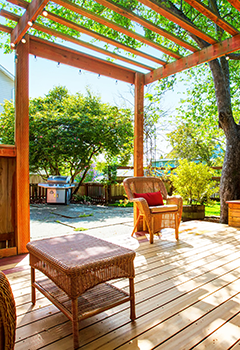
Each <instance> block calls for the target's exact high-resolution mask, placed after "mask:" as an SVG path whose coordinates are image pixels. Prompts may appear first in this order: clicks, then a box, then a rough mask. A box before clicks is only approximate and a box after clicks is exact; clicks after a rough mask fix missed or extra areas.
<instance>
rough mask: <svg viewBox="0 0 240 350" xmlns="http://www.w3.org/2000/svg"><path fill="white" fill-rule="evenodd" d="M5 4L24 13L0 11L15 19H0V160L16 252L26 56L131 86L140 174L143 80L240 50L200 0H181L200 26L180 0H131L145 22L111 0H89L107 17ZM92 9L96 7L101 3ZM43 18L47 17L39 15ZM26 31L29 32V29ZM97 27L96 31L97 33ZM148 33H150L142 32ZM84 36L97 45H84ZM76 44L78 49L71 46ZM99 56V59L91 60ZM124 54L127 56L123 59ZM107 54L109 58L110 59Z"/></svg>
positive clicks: (37, 4) (35, 4) (39, 2)
mask: <svg viewBox="0 0 240 350" xmlns="http://www.w3.org/2000/svg"><path fill="white" fill-rule="evenodd" d="M225 1H227V0H225ZM6 2H7V3H10V4H13V5H14V6H17V7H20V8H22V9H24V10H25V11H24V13H23V14H22V16H19V15H17V14H16V13H15V11H14V10H12V9H11V10H10V11H7V8H6V9H2V10H1V11H0V16H2V17H4V18H6V19H7V20H10V21H13V22H16V25H15V26H14V27H13V24H12V22H8V23H6V25H5V24H0V31H2V32H5V33H7V34H10V37H11V43H12V47H15V49H16V58H17V59H16V91H15V96H16V98H15V102H16V132H15V146H11V147H9V146H6V145H5V146H0V157H5V158H11V159H16V162H15V164H16V174H15V173H14V174H13V180H12V181H14V184H15V188H16V191H15V192H14V191H13V193H14V194H13V195H12V198H13V199H12V201H14V202H13V203H11V208H15V213H14V215H15V223H16V225H15V230H16V231H15V242H16V248H15V251H16V253H18V254H20V253H24V252H25V251H26V248H25V247H26V243H27V242H28V241H29V240H30V231H29V213H30V206H29V180H28V177H29V176H28V175H29V173H28V169H29V164H28V162H29V159H28V158H29V145H28V128H29V116H28V113H29V112H28V99H29V96H28V75H29V54H32V55H34V56H38V57H42V58H45V59H48V60H54V61H56V62H60V63H63V64H67V65H70V66H73V67H76V68H78V69H84V70H86V71H90V72H94V73H96V74H100V75H104V76H107V77H111V78H113V79H115V80H121V81H124V82H127V83H130V84H134V85H135V118H134V120H135V126H134V134H135V138H134V175H135V176H141V175H143V122H144V109H143V100H144V85H146V84H149V83H152V82H154V81H156V80H159V79H162V78H165V77H168V76H171V75H173V74H175V73H178V72H181V71H183V70H185V69H188V68H191V67H194V66H196V65H198V64H201V63H205V62H209V61H211V60H214V59H217V58H219V57H221V56H224V55H229V54H231V53H233V52H236V51H238V50H240V34H239V30H238V29H237V28H235V27H234V26H233V25H232V24H231V23H229V22H227V21H226V18H222V17H221V15H220V14H218V13H215V12H214V11H213V10H212V9H210V8H209V7H207V6H206V5H204V4H203V3H202V1H200V0H185V3H187V4H188V5H187V6H190V9H191V10H193V12H194V15H196V16H197V17H198V16H200V17H201V18H204V21H205V22H206V23H205V22H204V21H203V22H204V23H205V28H207V29H206V30H205V29H202V28H200V27H199V26H197V25H195V24H193V23H192V22H191V21H190V20H187V18H184V16H180V15H179V10H178V8H180V7H181V6H182V4H184V1H181V3H180V0H179V4H176V5H174V6H175V7H174V6H173V8H172V9H171V8H168V7H166V6H164V5H163V4H161V1H156V0H139V2H138V4H139V3H140V6H141V8H143V9H144V11H145V8H146V13H148V12H149V11H155V13H154V19H153V20H152V19H149V16H146V17H147V18H145V17H144V16H145V14H144V15H142V16H140V15H139V14H138V13H137V12H136V11H135V9H132V8H131V9H130V8H125V7H123V6H122V5H120V4H118V1H116V2H115V1H113V0H96V3H97V4H96V5H97V6H99V4H100V5H102V6H103V9H104V7H105V9H104V11H103V13H105V10H106V11H107V13H108V16H109V17H108V18H105V17H104V16H103V15H99V14H96V13H95V12H94V11H90V10H89V9H87V8H86V6H85V3H86V2H85V3H84V4H83V5H82V6H79V5H78V4H76V3H75V1H69V0H56V1H55V2H54V1H53V2H52V1H51V2H50V1H49V0H32V1H31V2H27V1H25V0H7V1H6ZM48 3H49V4H48ZM228 3H229V6H230V7H231V6H232V11H234V12H235V13H236V10H238V11H240V1H239V0H228ZM178 5H179V7H178ZM60 6H61V8H60ZM99 8H100V11H101V6H100V7H99ZM59 9H60V11H59ZM43 10H44V12H43ZM45 10H46V11H47V12H46V11H45ZM61 10H63V11H61ZM64 10H65V11H64ZM114 13H117V14H118V16H120V17H121V16H122V17H123V19H124V17H125V18H126V19H127V21H125V22H126V23H127V25H126V26H124V25H122V23H121V25H120V24H119V23H117V22H116V21H114V20H113V19H114V18H115V17H114ZM44 15H45V16H46V17H45V19H44V20H43V16H44ZM68 16H69V18H68ZM111 16H112V17H111ZM161 16H163V17H164V21H166V22H167V21H168V22H169V24H171V26H173V27H174V28H177V29H178V31H177V32H176V33H178V34H176V33H172V32H171V31H170V30H169V29H168V30H167V29H166V28H164V25H162V23H161V25H158V24H157V23H158V22H159V20H160V19H161ZM118 18H119V17H118ZM155 20H156V22H154V21H155ZM89 21H90V22H91V21H93V23H94V26H92V27H93V28H89V27H87V26H85V23H89ZM129 21H130V22H129ZM125 22H124V21H123V23H125ZM236 22H237V21H236ZM31 25H32V26H31ZM98 25H99V27H97V26H98ZM216 26H218V27H219V28H221V29H222V31H225V32H226V33H227V34H224V36H223V39H222V40H221V41H220V39H219V38H215V37H213V36H212V33H211V31H210V30H208V28H211V27H212V28H214V27H216ZM31 28H33V29H34V30H35V31H34V32H33V31H32V29H31ZM99 28H100V29H101V28H103V31H102V32H101V30H100V29H99ZM129 28H131V29H129ZM61 30H62V31H61ZM151 31H152V32H153V35H149V34H151ZM108 32H111V35H112V34H113V33H114V35H115V34H116V35H115V37H114V38H113V37H111V35H109V36H108ZM118 33H120V34H121V35H118ZM144 33H145V35H144ZM209 33H211V35H210V34H209ZM44 34H47V35H48V36H50V38H49V37H48V39H46V36H45V37H43V36H44ZM82 34H83V35H86V36H87V39H86V40H85V39H84V40H82V38H81V39H80V38H79V37H80V36H81V35H82ZM24 36H25V40H23V37H24ZM89 37H90V38H92V39H93V40H95V41H98V42H97V43H96V42H91V43H90V42H88V38H89ZM59 39H60V40H63V41H64V44H63V45H62V44H60V43H59ZM54 41H57V42H54ZM24 42H25V43H24ZM99 42H100V45H99ZM194 42H196V43H198V44H199V42H201V43H204V45H203V46H204V48H203V49H199V48H198V47H197V46H196V44H194ZM72 44H74V47H73V45H72ZM103 45H105V46H108V48H109V49H106V48H105V47H103ZM203 46H201V47H203ZM79 47H81V52H80V51H78V49H79ZM85 48H86V49H90V50H91V51H92V52H93V54H91V55H89V54H87V53H85V52H84V49H85ZM119 50H121V51H120V52H119ZM116 51H118V52H116ZM99 53H100V54H101V55H103V58H101V59H100V58H99V57H98V56H99V55H98V54H99ZM130 55H132V56H133V57H129V56H130ZM235 56H236V54H235ZM109 57H111V58H112V59H114V60H115V61H114V62H111V61H109ZM121 62H122V63H121ZM15 193H16V195H15ZM9 211H10V209H9ZM135 217H136V212H135Z"/></svg>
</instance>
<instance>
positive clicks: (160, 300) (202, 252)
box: [1, 221, 240, 350]
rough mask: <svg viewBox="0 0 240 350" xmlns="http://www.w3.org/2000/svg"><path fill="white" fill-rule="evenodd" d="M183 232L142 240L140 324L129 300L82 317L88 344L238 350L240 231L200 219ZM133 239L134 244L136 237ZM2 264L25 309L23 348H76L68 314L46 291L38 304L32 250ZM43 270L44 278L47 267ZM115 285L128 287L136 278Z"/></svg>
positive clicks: (83, 343) (108, 349)
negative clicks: (33, 291)
mask: <svg viewBox="0 0 240 350" xmlns="http://www.w3.org/2000/svg"><path fill="white" fill-rule="evenodd" d="M123 236H124V232H123ZM180 237H181V240H179V241H178V242H176V241H175V240H174V235H173V234H172V233H170V234H169V235H166V236H165V239H156V240H155V241H154V242H155V243H154V245H149V243H148V242H145V243H144V242H140V241H139V246H138V247H137V248H136V253H137V256H136V258H135V272H136V277H135V299H136V316H137V319H136V321H135V322H134V323H132V322H131V321H130V319H129V305H127V304H122V305H119V306H116V307H115V308H113V309H111V310H109V311H108V312H103V313H101V314H99V315H98V316H93V317H91V318H88V319H85V320H82V321H81V322H80V323H79V340H80V344H79V345H80V348H81V349H84V350H87V349H88V350H95V349H104V350H112V349H116V348H119V349H126V350H129V349H145V350H150V349H152V348H156V349H164V350H165V349H170V350H171V349H172V350H176V349H178V350H183V349H190V348H193V347H196V349H198V350H201V349H205V350H210V349H224V350H226V349H228V348H231V347H232V346H233V347H234V346H235V347H236V348H238V346H237V344H238V343H239V325H240V322H239V303H240V292H239V273H240V258H239V248H240V231H239V230H236V229H234V228H231V227H228V226H227V225H221V224H213V223H207V222H197V221H192V222H188V223H184V224H181V226H180ZM107 239H110V240H112V237H108V238H107ZM132 240H133V241H135V239H132ZM116 241H117V238H116ZM125 243H126V244H127V245H128V246H129V247H130V248H131V243H132V241H129V239H128V237H126V242H125ZM21 259H22V260H21ZM1 265H2V266H1V269H3V270H4V271H7V277H8V279H9V281H10V284H11V287H12V290H13V294H14V298H15V302H16V306H17V331H16V344H15V350H19V349H24V350H25V349H26V344H27V347H28V348H30V349H31V350H34V349H39V348H42V349H46V350H56V349H58V350H67V349H71V348H72V341H73V336H72V326H71V322H70V321H68V320H67V317H66V316H64V315H63V314H62V313H61V312H59V311H58V309H57V308H56V307H55V306H54V305H52V304H51V302H50V301H49V300H47V299H46V298H44V297H43V296H42V295H41V293H39V292H37V293H36V297H37V300H36V305H35V306H34V307H32V306H31V294H30V292H31V285H30V269H29V266H28V257H27V255H24V256H23V257H20V256H18V257H12V258H5V259H2V260H1ZM17 268H19V270H17ZM20 268H21V269H20ZM36 274H37V278H41V273H40V272H38V271H36ZM111 283H112V284H113V285H114V286H116V287H118V288H121V289H123V290H126V291H128V287H129V286H128V279H120V280H113V281H112V282H111Z"/></svg>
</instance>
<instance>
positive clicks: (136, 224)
mask: <svg viewBox="0 0 240 350" xmlns="http://www.w3.org/2000/svg"><path fill="white" fill-rule="evenodd" d="M140 216H141V214H139V215H138V218H137V221H136V224H135V226H134V228H133V232H132V234H131V237H132V236H133V235H134V232H135V230H136V228H137V225H138V223H139V220H140Z"/></svg>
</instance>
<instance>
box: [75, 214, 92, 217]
mask: <svg viewBox="0 0 240 350" xmlns="http://www.w3.org/2000/svg"><path fill="white" fill-rule="evenodd" d="M88 216H93V214H81V215H78V217H79V218H87V217H88Z"/></svg>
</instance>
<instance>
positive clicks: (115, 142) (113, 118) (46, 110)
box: [0, 86, 133, 183]
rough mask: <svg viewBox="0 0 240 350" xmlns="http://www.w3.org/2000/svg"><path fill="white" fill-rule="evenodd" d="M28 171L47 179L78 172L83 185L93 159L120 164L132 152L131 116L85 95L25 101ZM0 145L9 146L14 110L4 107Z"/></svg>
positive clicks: (58, 93)
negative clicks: (42, 175)
mask: <svg viewBox="0 0 240 350" xmlns="http://www.w3.org/2000/svg"><path fill="white" fill-rule="evenodd" d="M29 115H30V116H29V123H30V124H29V128H30V140H29V141H30V170H31V171H32V172H36V173H38V172H42V171H45V174H46V177H48V176H49V175H50V174H51V175H58V174H61V175H70V176H71V178H72V181H73V180H74V179H75V177H76V175H77V174H79V173H81V175H82V177H81V180H80V183H81V182H82V181H83V180H84V178H85V176H86V173H87V171H88V170H89V169H90V167H91V164H92V162H93V160H94V159H96V157H97V156H99V155H100V154H103V155H104V156H105V158H106V159H107V160H109V161H110V160H111V159H112V158H116V159H118V161H119V163H122V164H126V163H127V162H128V160H129V158H130V155H131V153H132V143H133V125H132V115H131V112H130V111H129V110H127V109H119V108H117V107H115V106H111V105H109V104H105V103H102V102H101V101H100V99H99V98H98V97H96V96H93V95H92V93H91V92H90V91H89V90H87V94H86V96H84V95H81V94H79V93H77V94H76V95H70V94H69V93H68V90H67V89H66V88H64V87H61V86H60V87H55V88H54V89H53V90H51V91H49V93H48V94H47V95H46V96H45V97H43V98H42V97H39V98H35V99H32V100H30V107H29ZM0 129H1V130H2V133H1V138H2V142H3V143H6V144H9V143H14V108H13V104H12V103H11V102H7V101H6V102H5V104H4V112H3V113H2V114H1V115H0Z"/></svg>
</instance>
